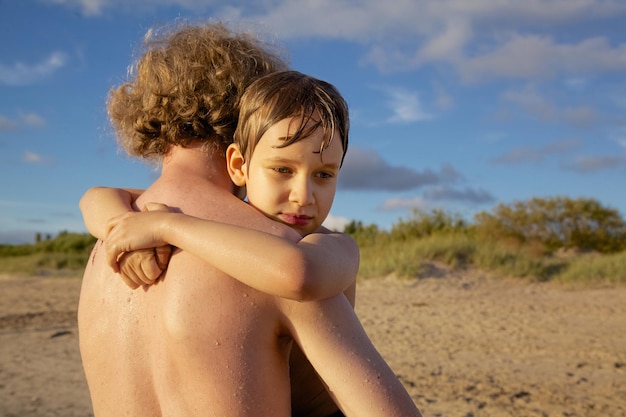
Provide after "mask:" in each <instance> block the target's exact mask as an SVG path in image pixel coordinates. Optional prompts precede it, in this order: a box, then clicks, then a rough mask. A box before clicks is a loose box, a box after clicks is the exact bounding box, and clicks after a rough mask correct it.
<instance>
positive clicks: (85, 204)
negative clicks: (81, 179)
mask: <svg viewBox="0 0 626 417" xmlns="http://www.w3.org/2000/svg"><path fill="white" fill-rule="evenodd" d="M142 192H143V190H136V189H131V188H127V189H122V188H109V187H93V188H90V189H89V190H87V192H85V194H84V195H83V196H82V198H81V199H80V203H79V206H80V211H81V213H82V214H83V221H84V222H85V226H86V227H87V230H88V231H89V233H91V234H92V235H93V236H95V237H97V238H98V239H104V237H105V236H106V234H107V231H108V229H107V223H108V221H109V219H111V218H113V217H115V216H118V215H120V214H123V213H126V212H129V211H133V203H134V202H135V200H136V199H137V197H139V196H140V195H141V193H142Z"/></svg>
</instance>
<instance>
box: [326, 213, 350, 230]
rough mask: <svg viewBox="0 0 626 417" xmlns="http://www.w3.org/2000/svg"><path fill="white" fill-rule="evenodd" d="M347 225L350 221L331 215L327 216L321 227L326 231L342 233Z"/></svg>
mask: <svg viewBox="0 0 626 417" xmlns="http://www.w3.org/2000/svg"><path fill="white" fill-rule="evenodd" d="M348 223H350V220H349V219H347V218H345V217H340V216H333V215H332V214H329V215H328V217H326V220H324V223H323V224H322V225H323V226H324V227H326V228H327V229H330V230H334V231H337V232H343V230H344V229H345V227H346V225H347V224H348Z"/></svg>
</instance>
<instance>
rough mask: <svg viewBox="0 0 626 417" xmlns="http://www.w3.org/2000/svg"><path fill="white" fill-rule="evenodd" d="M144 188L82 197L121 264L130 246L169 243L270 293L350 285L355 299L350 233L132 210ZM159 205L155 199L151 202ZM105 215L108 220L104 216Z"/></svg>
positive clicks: (319, 295) (90, 225)
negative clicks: (301, 233) (285, 235)
mask: <svg viewBox="0 0 626 417" xmlns="http://www.w3.org/2000/svg"><path fill="white" fill-rule="evenodd" d="M140 193H141V191H139V190H121V189H114V188H104V187H96V188H92V189H90V190H89V191H87V193H86V194H85V195H84V196H83V198H82V199H81V204H80V207H81V210H82V211H83V217H84V220H85V224H86V225H87V229H88V230H89V231H90V232H91V233H92V234H94V235H95V236H96V237H99V238H103V239H104V240H105V244H106V248H107V253H108V259H109V263H110V264H111V265H112V267H113V268H114V269H116V270H118V271H119V270H120V267H121V265H120V264H119V262H118V261H120V260H123V259H124V256H125V255H124V254H125V253H128V252H131V251H134V250H137V249H149V248H154V247H164V246H163V245H167V244H171V245H174V246H176V247H178V248H180V249H182V250H185V251H188V252H190V253H192V254H194V255H196V256H198V257H200V258H202V259H203V260H205V261H207V262H209V263H211V264H212V265H213V266H215V267H216V268H218V269H220V270H222V271H223V272H225V273H227V274H229V275H231V276H233V277H234V278H235V279H237V280H239V281H241V282H243V283H245V284H247V285H249V286H251V287H253V288H256V289H258V290H260V291H263V292H266V293H269V294H273V295H278V296H280V297H286V298H290V299H295V300H300V301H303V300H313V299H323V298H327V297H330V296H333V295H336V294H338V293H340V292H342V291H346V295H347V296H348V298H349V299H351V300H353V299H354V294H353V292H354V284H355V281H356V274H357V271H358V265H359V249H358V246H357V245H356V243H355V242H354V240H353V239H352V238H351V237H350V236H348V235H346V234H343V233H334V232H330V231H328V230H326V229H324V228H320V230H319V231H318V232H316V233H312V234H310V235H308V236H305V237H304V238H302V239H301V240H300V241H299V242H297V243H294V242H292V241H289V240H287V239H282V238H279V237H276V236H274V235H271V234H268V233H264V232H260V231H257V230H253V229H248V228H244V227H239V226H234V225H230V224H226V223H219V222H214V221H209V220H204V219H199V218H195V217H191V216H187V215H184V214H180V213H168V212H163V211H159V212H156V211H150V212H147V213H136V212H133V211H132V210H133V209H132V202H134V201H135V199H136V198H137V197H138V196H139V195H140ZM242 204H245V203H243V202H242ZM155 207H157V205H154V204H153V205H152V207H149V208H151V209H154V208H155ZM164 207H165V206H162V205H161V207H160V208H159V209H160V210H164ZM116 216H117V217H116ZM111 218H112V219H111ZM108 219H111V220H110V221H108V222H107V221H106V220H108ZM122 272H124V271H122ZM125 280H126V279H125ZM133 281H134V282H135V285H134V287H137V286H138V285H139V284H149V283H151V282H150V281H149V280H143V279H141V278H138V281H135V280H133ZM126 282H127V283H129V282H128V280H126ZM129 285H131V284H130V283H129ZM350 294H352V295H350Z"/></svg>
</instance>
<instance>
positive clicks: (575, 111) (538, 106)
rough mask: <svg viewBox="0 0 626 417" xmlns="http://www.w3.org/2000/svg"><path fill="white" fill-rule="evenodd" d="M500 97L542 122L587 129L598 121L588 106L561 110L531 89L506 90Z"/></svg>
mask: <svg viewBox="0 0 626 417" xmlns="http://www.w3.org/2000/svg"><path fill="white" fill-rule="evenodd" d="M502 97H503V99H504V100H506V101H508V102H510V103H514V104H515V105H517V106H519V107H521V108H522V109H524V110H525V111H526V112H527V113H529V114H531V115H532V116H534V117H536V118H538V119H540V120H544V121H549V122H554V121H556V122H564V123H567V124H569V125H571V126H573V127H576V128H588V127H591V126H593V125H594V124H596V122H597V119H598V115H597V113H596V111H595V110H594V109H593V108H592V107H590V106H588V105H584V106H579V107H565V108H562V109H561V108H558V107H557V106H556V105H555V104H553V103H552V102H551V101H549V100H548V99H547V98H546V97H544V96H543V95H541V94H539V93H538V92H537V91H536V89H535V88H533V87H526V88H525V89H523V90H508V91H505V92H504V93H503V95H502Z"/></svg>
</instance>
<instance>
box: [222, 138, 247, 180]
mask: <svg viewBox="0 0 626 417" xmlns="http://www.w3.org/2000/svg"><path fill="white" fill-rule="evenodd" d="M226 166H227V168H228V175H230V179H231V180H232V182H233V183H234V184H235V185H237V186H239V187H243V186H244V185H246V168H247V166H246V161H245V160H244V158H243V155H242V153H241V150H239V146H238V145H237V144H235V143H231V144H230V145H228V149H226Z"/></svg>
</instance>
